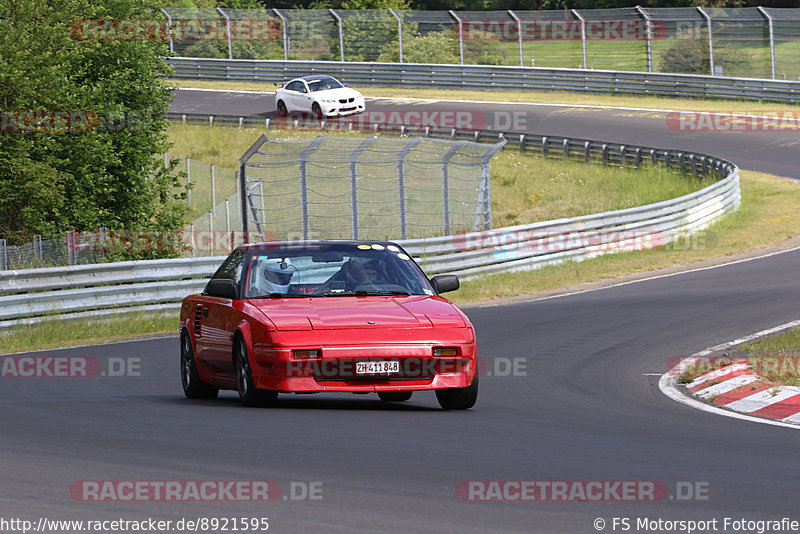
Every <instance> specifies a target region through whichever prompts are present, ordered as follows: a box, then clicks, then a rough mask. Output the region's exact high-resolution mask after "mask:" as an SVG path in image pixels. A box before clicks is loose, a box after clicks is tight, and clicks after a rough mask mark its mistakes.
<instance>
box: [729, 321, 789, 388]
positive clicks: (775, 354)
mask: <svg viewBox="0 0 800 534" xmlns="http://www.w3.org/2000/svg"><path fill="white" fill-rule="evenodd" d="M739 349H740V350H743V351H745V352H746V353H747V354H748V357H747V359H748V361H749V362H750V364H751V366H752V367H753V370H754V371H755V372H756V373H758V374H759V375H761V376H763V377H764V378H766V379H767V380H769V381H771V382H775V383H778V384H786V385H789V386H800V328H792V329H790V330H787V331H786V332H781V333H780V334H776V335H774V336H768V337H765V338H762V339H759V340H757V341H753V342H751V343H745V344H744V345H741V346H740V347H739Z"/></svg>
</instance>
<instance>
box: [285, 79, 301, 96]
mask: <svg viewBox="0 0 800 534" xmlns="http://www.w3.org/2000/svg"><path fill="white" fill-rule="evenodd" d="M286 89H288V90H289V91H297V92H298V93H305V92H306V86H305V85H303V82H301V81H294V82H292V83H290V84H289V85H287V86H286Z"/></svg>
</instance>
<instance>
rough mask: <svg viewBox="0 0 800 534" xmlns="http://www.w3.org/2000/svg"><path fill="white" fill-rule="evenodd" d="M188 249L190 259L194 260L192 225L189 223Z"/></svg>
mask: <svg viewBox="0 0 800 534" xmlns="http://www.w3.org/2000/svg"><path fill="white" fill-rule="evenodd" d="M189 236H190V237H189V247H190V248H191V252H192V258H194V248H195V239H194V237H195V236H194V223H189Z"/></svg>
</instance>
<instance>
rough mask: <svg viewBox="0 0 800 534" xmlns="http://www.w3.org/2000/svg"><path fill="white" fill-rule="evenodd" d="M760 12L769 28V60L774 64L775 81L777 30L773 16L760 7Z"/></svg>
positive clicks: (773, 75)
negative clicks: (773, 23) (773, 22)
mask: <svg viewBox="0 0 800 534" xmlns="http://www.w3.org/2000/svg"><path fill="white" fill-rule="evenodd" d="M757 9H758V12H759V13H761V15H762V16H763V17H764V18H765V19H767V25H768V26H769V59H770V63H771V64H772V79H773V80H774V79H775V30H774V27H773V25H772V16H771V15H770V14H769V13H767V10H766V9H764V8H763V7H761V6H758V8H757Z"/></svg>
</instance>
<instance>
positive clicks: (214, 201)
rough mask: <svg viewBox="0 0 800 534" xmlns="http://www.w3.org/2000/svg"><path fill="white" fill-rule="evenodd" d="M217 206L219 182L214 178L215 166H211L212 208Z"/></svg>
mask: <svg viewBox="0 0 800 534" xmlns="http://www.w3.org/2000/svg"><path fill="white" fill-rule="evenodd" d="M216 205H217V182H216V178H215V176H214V164H213V163H212V164H211V208H212V209H213V208H215V207H216Z"/></svg>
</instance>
